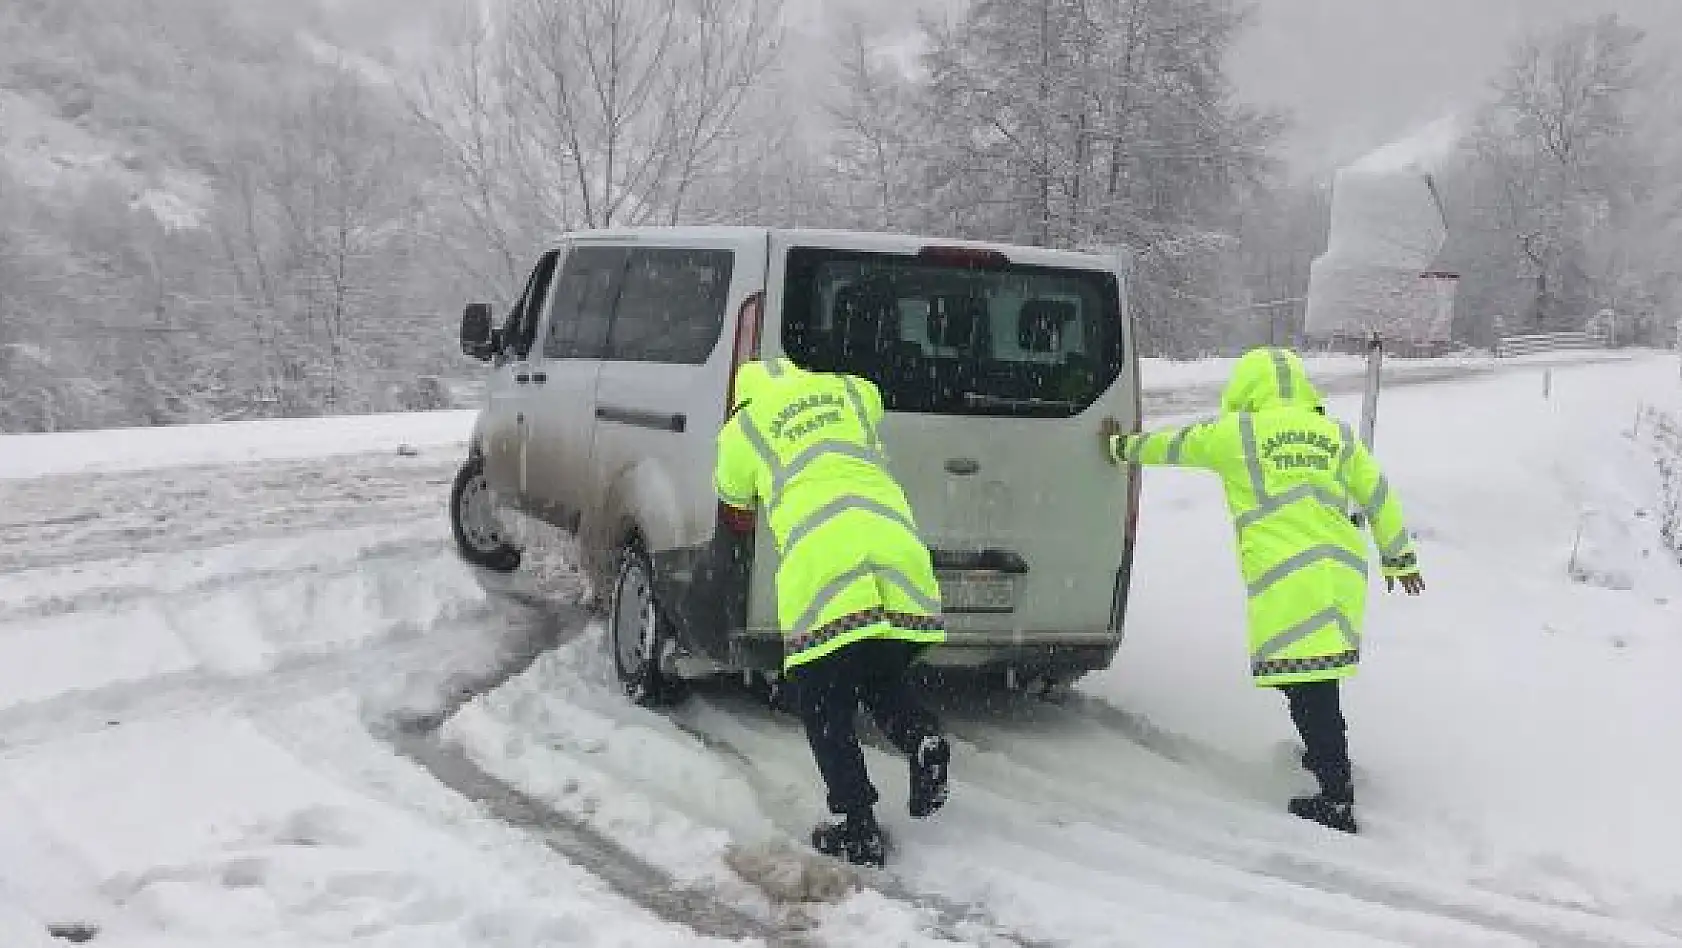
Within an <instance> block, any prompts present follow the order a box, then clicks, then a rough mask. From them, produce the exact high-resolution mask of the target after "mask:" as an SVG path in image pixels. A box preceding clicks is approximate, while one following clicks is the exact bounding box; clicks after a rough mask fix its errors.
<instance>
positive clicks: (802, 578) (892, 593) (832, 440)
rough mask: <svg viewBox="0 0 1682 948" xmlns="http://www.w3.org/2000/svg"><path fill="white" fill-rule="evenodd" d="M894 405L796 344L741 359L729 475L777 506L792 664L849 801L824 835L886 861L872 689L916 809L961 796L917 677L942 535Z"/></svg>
mask: <svg viewBox="0 0 1682 948" xmlns="http://www.w3.org/2000/svg"><path fill="white" fill-rule="evenodd" d="M881 421H882V396H881V393H880V391H879V390H878V389H877V388H876V386H875V385H873V384H871V383H870V382H869V381H866V380H865V379H862V378H858V377H855V376H850V375H840V374H833V373H821V372H808V371H805V370H803V369H801V368H800V367H798V366H796V365H795V364H794V363H793V362H791V361H789V360H788V359H782V358H779V359H772V360H767V361H763V362H758V361H756V362H749V363H747V364H745V365H743V366H742V367H741V368H740V369H738V370H737V373H736V380H735V396H734V404H733V405H732V406H731V415H730V418H729V419H728V420H726V421H725V423H724V426H723V428H722V429H721V430H720V432H719V435H718V460H717V467H716V470H715V475H714V481H715V486H716V488H717V491H718V496H719V499H720V500H722V501H723V502H724V503H725V504H727V505H729V506H730V507H734V508H737V509H738V510H740V511H744V512H745V511H749V510H756V509H760V510H763V511H764V515H765V517H766V519H767V520H768V521H769V526H770V528H771V534H772V537H773V538H774V540H775V541H776V547H777V555H778V563H777V576H776V583H777V619H778V624H779V625H780V627H781V629H782V631H783V653H784V657H783V669H784V674H785V676H786V677H788V678H789V679H790V680H791V681H792V682H793V684H794V686H795V692H796V696H797V701H798V703H799V707H800V716H801V719H802V721H803V723H804V724H805V727H806V737H807V740H808V742H809V743H810V744H811V747H812V756H813V757H814V758H816V760H817V765H818V770H819V772H820V773H821V774H822V775H823V779H824V783H825V784H826V785H827V788H828V804H829V809H830V811H831V812H832V813H836V814H839V815H841V816H842V817H844V819H843V820H842V821H840V822H836V823H828V824H823V825H820V826H818V827H817V828H816V829H815V830H813V832H812V845H813V846H814V847H815V848H817V849H818V850H819V851H821V852H824V853H827V854H829V855H832V856H838V857H841V858H844V859H846V860H848V861H850V862H854V863H860V864H865V865H876V866H880V865H882V864H883V863H884V861H885V846H884V841H883V837H882V831H881V827H880V826H879V824H878V823H877V822H876V816H875V805H876V801H877V793H876V788H875V787H873V786H872V785H871V783H870V776H869V774H868V772H867V771H866V769H865V763H864V754H863V752H862V751H861V750H860V749H859V742H858V735H857V732H856V730H855V717H856V715H857V713H858V708H859V705H860V703H861V702H862V703H863V704H864V706H865V707H866V708H868V709H869V710H870V712H871V716H872V718H873V719H874V720H875V722H876V725H877V727H879V728H880V729H881V730H882V733H883V734H884V735H886V736H887V738H888V740H889V741H891V742H892V743H893V744H894V746H895V747H897V748H898V749H899V750H900V751H901V752H902V753H904V754H905V755H906V756H907V758H909V760H910V771H911V774H910V796H909V800H908V804H907V809H908V810H909V811H910V813H911V815H912V816H913V817H916V818H919V819H921V818H923V817H926V816H929V815H930V814H932V813H933V812H934V811H935V810H937V809H939V808H940V807H941V805H942V804H944V803H945V802H946V793H947V790H946V786H947V768H948V765H949V763H950V759H951V748H950V746H949V745H948V742H947V741H946V739H945V737H943V736H942V735H941V733H940V724H939V721H938V720H937V719H936V717H935V715H934V714H932V713H931V712H930V711H928V710H927V709H925V708H924V707H923V706H921V705H920V704H919V703H918V701H917V700H916V697H915V695H914V694H913V692H912V683H911V674H910V672H911V667H912V665H913V663H914V662H915V661H916V660H917V658H918V657H919V656H920V655H921V653H922V652H923V651H924V650H926V649H927V648H930V647H932V646H935V645H938V644H940V643H941V642H944V641H945V640H946V633H945V631H944V627H943V625H942V622H941V608H940V587H939V585H938V584H937V583H936V582H935V576H934V568H933V565H932V563H931V562H930V557H929V551H928V548H927V547H926V546H924V545H923V542H922V541H921V540H920V539H918V536H917V525H916V521H915V519H914V518H913V516H912V512H911V506H910V504H909V503H908V502H907V501H906V499H905V493H904V491H903V490H901V488H900V485H899V483H898V482H897V481H896V480H895V479H894V477H893V475H892V474H891V473H889V471H888V466H887V456H886V454H885V452H884V450H883V447H882V441H881V438H880V436H879V434H878V432H877V428H878V426H879V425H880V424H881Z"/></svg>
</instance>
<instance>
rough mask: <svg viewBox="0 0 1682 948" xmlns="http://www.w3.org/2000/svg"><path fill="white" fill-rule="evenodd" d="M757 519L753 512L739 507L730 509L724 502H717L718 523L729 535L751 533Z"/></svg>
mask: <svg viewBox="0 0 1682 948" xmlns="http://www.w3.org/2000/svg"><path fill="white" fill-rule="evenodd" d="M756 520H757V518H756V517H755V516H754V513H753V511H751V510H744V509H742V508H741V507H732V506H731V505H729V504H727V503H725V502H724V501H722V500H721V501H719V502H718V522H719V524H720V525H722V526H723V527H724V528H725V529H726V530H729V531H730V532H731V533H740V534H743V535H747V534H750V533H752V532H753V528H754V524H755V522H756Z"/></svg>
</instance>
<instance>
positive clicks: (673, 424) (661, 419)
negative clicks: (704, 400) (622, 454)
mask: <svg viewBox="0 0 1682 948" xmlns="http://www.w3.org/2000/svg"><path fill="white" fill-rule="evenodd" d="M596 417H597V418H600V419H601V420H603V421H615V422H618V423H619V424H622V425H633V426H635V427H638V428H653V429H655V430H656V431H678V432H681V431H683V430H684V429H685V428H687V427H689V416H688V415H685V414H684V413H683V412H676V413H673V414H668V413H666V412H656V411H643V410H642V409H640V408H624V407H621V406H619V405H597V406H596Z"/></svg>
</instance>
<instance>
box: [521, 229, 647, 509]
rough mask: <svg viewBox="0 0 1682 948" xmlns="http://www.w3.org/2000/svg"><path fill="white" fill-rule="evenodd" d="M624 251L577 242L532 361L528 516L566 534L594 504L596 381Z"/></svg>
mask: <svg viewBox="0 0 1682 948" xmlns="http://www.w3.org/2000/svg"><path fill="white" fill-rule="evenodd" d="M625 255H626V251H625V248H624V247H618V246H609V245H603V244H592V243H589V242H582V241H575V242H574V243H572V244H571V245H570V246H569V248H568V250H567V253H566V258H565V260H564V261H563V262H562V264H561V268H560V275H559V276H558V277H557V278H556V280H555V292H554V293H553V294H551V297H552V302H551V304H550V306H549V308H548V312H547V314H546V315H545V321H544V323H543V334H542V340H543V342H542V345H541V346H540V347H539V351H538V352H537V354H536V355H535V356H534V358H533V376H532V377H533V382H534V385H535V388H534V400H533V402H532V408H533V410H532V411H530V412H528V413H527V415H528V431H529V433H530V438H531V448H530V451H529V461H528V464H529V467H530V469H531V471H532V476H531V483H530V488H529V489H530V492H531V494H532V501H533V512H534V513H535V514H536V515H537V516H539V517H541V518H543V519H544V520H546V521H548V522H550V523H552V524H554V525H556V526H558V527H561V528H562V529H565V530H569V531H577V529H578V526H579V519H580V517H581V516H582V514H583V512H584V511H585V510H588V509H589V508H590V506H591V504H593V503H594V502H595V493H594V491H592V490H591V483H590V481H591V477H592V476H593V474H594V471H593V469H592V467H591V457H592V451H593V446H594V441H595V407H596V378H597V375H598V374H599V373H600V371H601V364H602V363H601V360H602V356H603V355H604V354H605V352H606V351H607V334H608V326H609V324H610V322H611V321H612V318H613V305H614V302H615V300H617V299H618V296H619V285H620V281H621V278H622V276H623V274H624V270H625Z"/></svg>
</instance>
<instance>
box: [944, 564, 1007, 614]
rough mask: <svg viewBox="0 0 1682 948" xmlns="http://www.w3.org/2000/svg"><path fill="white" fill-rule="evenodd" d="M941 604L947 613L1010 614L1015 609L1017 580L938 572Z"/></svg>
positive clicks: (996, 575) (984, 574) (994, 574)
mask: <svg viewBox="0 0 1682 948" xmlns="http://www.w3.org/2000/svg"><path fill="white" fill-rule="evenodd" d="M935 579H936V580H938V581H939V583H940V602H941V606H942V607H943V608H944V609H945V610H946V611H947V612H1010V611H1012V610H1014V609H1015V608H1016V577H1014V576H1003V575H1000V574H998V573H939V574H937V575H936V576H935Z"/></svg>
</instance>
